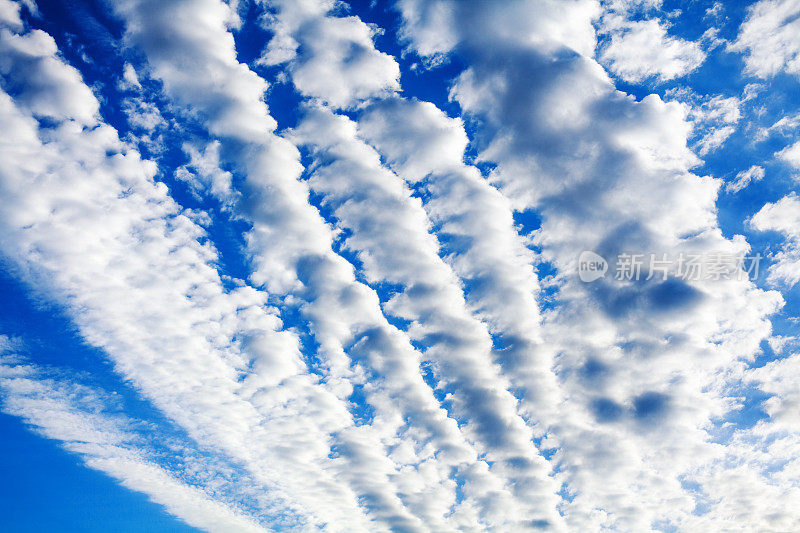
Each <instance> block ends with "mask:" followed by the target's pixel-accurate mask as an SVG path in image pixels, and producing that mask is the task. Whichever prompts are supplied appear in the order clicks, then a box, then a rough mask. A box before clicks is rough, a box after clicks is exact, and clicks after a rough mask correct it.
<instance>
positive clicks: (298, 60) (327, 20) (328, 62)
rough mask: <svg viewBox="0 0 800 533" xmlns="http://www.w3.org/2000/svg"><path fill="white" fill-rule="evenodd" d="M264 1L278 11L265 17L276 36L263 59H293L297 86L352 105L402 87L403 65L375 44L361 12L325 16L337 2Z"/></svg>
mask: <svg viewBox="0 0 800 533" xmlns="http://www.w3.org/2000/svg"><path fill="white" fill-rule="evenodd" d="M261 3H262V4H266V5H269V6H270V7H271V8H272V9H274V11H275V13H273V14H272V15H271V16H269V17H267V18H266V21H267V28H268V29H269V30H271V31H272V32H274V36H273V37H272V39H271V40H270V42H269V44H268V45H267V48H266V49H265V50H264V54H263V55H262V57H261V59H260V60H259V62H260V63H262V64H266V65H276V64H281V63H284V62H287V61H288V62H289V71H290V72H291V77H292V82H293V83H294V85H295V87H297V90H298V91H300V92H302V93H303V94H305V95H308V96H311V97H314V98H318V99H320V100H321V101H323V102H325V103H327V104H330V105H332V106H334V107H351V106H353V105H355V104H356V103H357V102H359V101H360V100H363V99H365V98H369V97H372V96H380V95H384V94H387V93H391V92H394V91H396V90H397V89H398V88H399V85H398V79H399V77H400V67H399V66H398V65H397V62H396V61H395V60H394V58H393V57H391V56H389V55H387V54H384V53H381V52H379V51H378V50H376V49H375V47H374V46H373V44H372V37H373V33H374V31H375V30H374V29H373V28H371V27H370V26H368V25H367V24H365V23H364V22H362V21H361V20H360V19H359V18H358V17H328V16H326V14H327V13H328V12H330V11H331V10H333V9H334V8H335V7H336V6H337V4H336V3H335V2H333V1H330V0H324V1H323V0H304V1H302V2H297V1H292V0H288V1H286V0H270V1H265V0H262V2H261ZM298 48H301V49H302V53H298V52H297V49H298Z"/></svg>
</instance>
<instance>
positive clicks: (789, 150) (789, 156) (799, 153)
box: [775, 141, 800, 169]
mask: <svg viewBox="0 0 800 533" xmlns="http://www.w3.org/2000/svg"><path fill="white" fill-rule="evenodd" d="M775 157H777V158H778V159H781V160H783V161H785V162H787V163H788V164H789V165H791V166H792V167H794V168H796V169H800V141H798V142H796V143H794V144H792V145H790V146H787V147H786V148H784V149H783V150H781V151H780V152H778V153H776V154H775Z"/></svg>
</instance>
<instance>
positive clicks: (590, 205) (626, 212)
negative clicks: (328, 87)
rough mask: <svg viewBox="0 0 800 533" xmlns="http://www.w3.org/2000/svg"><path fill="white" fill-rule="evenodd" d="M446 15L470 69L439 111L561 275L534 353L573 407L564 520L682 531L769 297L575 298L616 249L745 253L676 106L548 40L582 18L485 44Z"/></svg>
mask: <svg viewBox="0 0 800 533" xmlns="http://www.w3.org/2000/svg"><path fill="white" fill-rule="evenodd" d="M427 4H428V6H429V7H427V9H433V7H430V4H434V3H427ZM443 4H444V5H448V6H449V5H450V4H447V3H443ZM520 4H523V3H522V2H521V3H520ZM400 5H401V6H405V7H406V11H405V12H407V13H408V14H409V16H408V17H407V19H406V24H407V26H409V27H408V28H406V30H405V31H406V33H407V34H408V35H412V36H413V35H416V34H417V33H418V30H417V29H415V28H414V26H415V25H416V23H417V22H416V18H415V17H418V9H417V8H418V7H419V6H418V3H415V2H404V3H401V4H400ZM573 5H574V4H573ZM409 6H411V7H409ZM528 7H529V8H530V9H531V10H532V11H534V7H533V6H532V5H529V6H528ZM457 9H460V10H461V11H460V12H458V13H459V14H458V16H455V17H453V19H452V20H453V24H452V27H450V28H448V29H447V31H446V33H447V34H452V35H455V36H457V39H458V43H457V44H455V45H454V46H453V50H454V51H455V52H456V53H460V54H461V59H462V60H463V61H465V62H466V63H467V64H468V65H469V67H468V68H467V70H466V71H465V72H464V73H462V74H461V75H460V76H459V78H458V79H457V80H456V83H455V84H454V86H453V89H452V92H451V97H452V98H453V99H455V100H456V101H457V102H458V103H459V104H460V106H461V108H462V109H463V110H464V111H465V113H466V114H467V115H468V116H469V117H470V118H472V119H474V120H475V123H476V125H477V132H476V141H477V145H478V150H479V159H481V160H483V161H485V162H487V163H490V164H492V165H493V166H494V170H493V171H492V173H491V176H490V177H491V179H493V181H494V182H495V183H496V184H497V186H498V187H499V188H500V190H501V191H502V192H503V193H504V194H505V195H506V196H507V197H509V198H511V199H513V206H514V207H515V208H516V209H518V210H520V211H523V210H536V212H537V213H539V214H540V215H541V217H542V220H543V222H542V227H541V229H540V230H537V231H536V233H535V234H534V237H535V241H536V242H537V244H539V245H540V246H541V247H542V256H543V259H546V260H547V261H549V262H550V263H551V264H552V265H554V266H555V267H556V268H557V274H556V277H555V279H554V282H555V287H554V289H555V290H556V291H557V292H556V296H555V297H554V301H553V304H554V305H553V307H552V308H551V309H548V310H547V311H546V313H545V314H544V325H543V328H542V335H543V338H544V342H543V343H542V345H541V347H540V349H541V351H543V352H550V353H551V354H552V356H553V357H554V359H555V362H556V368H557V373H558V376H559V381H560V383H561V387H562V390H563V394H564V396H565V397H566V399H567V400H566V401H565V402H564V404H563V405H562V407H563V409H564V411H563V417H562V419H561V420H560V421H559V422H558V423H557V424H555V425H554V427H553V428H552V430H551V433H549V434H548V439H551V442H552V443H553V446H554V447H557V448H558V451H557V452H556V454H555V456H554V460H555V461H556V462H557V464H558V465H559V468H560V469H561V471H562V472H563V480H564V481H565V483H566V487H565V490H566V491H567V492H568V493H569V494H570V498H569V501H565V502H563V504H562V509H563V512H564V513H565V517H566V520H567V523H568V524H569V526H570V527H572V528H576V529H595V528H602V527H605V528H618V529H635V530H648V529H650V528H653V527H655V524H657V523H661V522H665V523H673V524H676V523H679V521H680V520H681V517H690V516H691V514H692V512H693V509H694V508H695V505H696V502H695V500H694V497H693V496H692V494H690V493H688V492H687V491H685V490H684V488H683V486H682V484H681V479H682V477H683V476H685V475H686V474H687V473H690V472H692V471H694V469H695V468H697V467H698V466H699V465H701V464H703V463H704V462H706V461H711V460H712V458H713V457H715V455H716V453H717V452H718V449H717V448H716V447H715V446H714V445H712V444H711V443H709V435H708V434H706V433H705V431H704V430H703V428H704V427H708V426H709V425H710V424H711V421H712V420H714V419H717V418H720V417H724V416H725V414H726V412H727V411H728V410H730V409H731V408H732V402H731V400H730V399H729V398H726V397H725V395H724V394H722V393H721V390H722V387H723V384H724V379H723V378H721V376H724V375H725V374H726V373H728V372H734V371H735V369H736V368H737V365H736V364H734V363H733V361H735V359H736V358H737V357H743V356H744V357H752V356H753V354H755V353H757V352H758V350H759V342H760V341H761V339H763V338H765V337H766V336H768V334H769V331H770V326H769V322H768V320H767V316H768V314H769V313H771V312H773V311H774V310H775V309H776V308H777V306H778V305H779V304H780V301H781V300H780V297H778V296H777V295H776V294H773V293H766V292H762V291H759V290H757V289H756V288H755V287H754V286H753V285H752V284H751V283H750V282H749V281H747V280H725V281H720V282H713V281H710V280H709V281H703V280H696V281H692V282H689V283H685V282H683V281H680V280H677V279H673V280H671V281H670V280H668V281H666V282H662V283H666V285H662V284H661V283H658V282H653V281H652V280H651V281H650V282H649V283H648V282H645V280H644V279H642V280H641V281H640V282H639V283H632V284H630V285H629V286H626V285H625V284H620V283H619V282H617V281H612V280H611V279H608V280H606V281H600V282H596V283H594V284H583V283H581V282H580V281H579V280H578V278H577V276H576V275H575V274H574V272H575V270H574V269H575V264H576V260H577V257H578V255H579V254H580V252H581V251H582V250H595V251H597V252H599V253H600V254H601V255H604V256H606V257H608V258H615V257H616V256H618V255H619V254H620V253H621V252H623V251H626V250H641V253H645V254H646V253H659V252H663V253H669V254H675V255H677V254H679V253H680V252H681V251H683V252H689V251H698V250H706V251H718V252H719V253H724V254H736V253H743V252H745V251H746V247H747V245H746V243H744V241H743V239H742V238H741V237H738V238H736V239H733V240H728V239H725V238H723V237H722V235H721V232H720V231H719V229H718V228H717V224H716V218H715V200H716V194H717V189H718V186H719V185H718V182H717V181H716V180H712V179H709V178H701V177H698V176H696V175H693V174H692V173H691V172H690V169H691V168H692V167H693V166H694V165H696V164H697V162H698V160H697V159H696V157H695V156H694V155H693V154H692V152H691V151H690V150H689V149H688V147H687V138H688V136H689V134H690V132H691V130H692V128H691V126H690V124H688V123H687V122H686V119H685V109H684V108H683V107H682V106H681V105H679V104H677V103H665V102H664V101H662V100H661V99H660V98H658V97H657V96H654V95H651V96H648V97H646V98H643V99H642V100H641V101H638V102H637V101H635V100H633V99H632V98H630V97H628V96H627V95H625V94H622V93H620V92H618V91H616V90H615V89H614V87H613V84H612V83H611V82H610V80H609V77H608V76H607V75H606V73H605V72H604V71H603V70H602V68H600V67H599V65H597V63H595V62H594V61H593V60H592V59H591V57H592V55H593V54H592V53H591V52H590V53H587V54H584V55H582V56H581V55H575V54H570V53H567V52H566V51H564V45H565V44H566V43H564V42H563V41H562V40H560V39H554V38H552V37H551V36H554V35H555V36H557V35H561V34H562V32H559V31H557V30H554V29H553V28H552V26H557V25H559V24H563V27H564V28H566V27H568V25H569V27H570V28H571V29H572V31H573V32H574V34H576V35H583V34H584V32H585V31H588V27H589V26H590V22H591V20H590V19H588V18H587V19H586V20H585V26H584V27H579V28H576V27H575V26H574V21H571V20H570V21H568V20H567V19H566V18H565V19H564V20H550V19H548V17H547V9H544V13H545V14H544V15H543V16H542V18H543V19H545V20H548V21H549V22H550V23H551V26H549V27H548V28H547V31H546V32H540V30H539V28H538V27H537V25H538V24H541V22H539V23H537V24H530V25H527V26H523V25H520V27H519V28H516V27H514V26H512V27H513V28H515V29H517V30H518V31H516V33H515V34H514V38H510V37H509V33H506V34H504V35H502V36H499V37H497V38H494V35H493V34H492V33H491V32H476V31H470V30H471V28H470V25H469V24H470V23H469V21H470V20H473V19H474V18H476V17H478V16H482V15H484V12H483V9H484V7H483V6H482V5H480V4H477V5H473V4H459V7H458V8H457ZM462 20H463V21H465V22H462ZM423 27H424V24H423ZM540 39H542V40H544V39H547V42H546V44H543V45H541V46H537V44H536V43H538V41H539V40H540ZM487 40H489V41H490V44H489V45H487V42H486V41H487ZM411 44H412V46H413V45H415V42H414V41H413V40H412V41H411ZM573 50H575V48H573ZM423 51H424V50H423V49H417V52H418V53H423ZM611 268H612V269H613V264H612V267H611ZM673 275H674V274H673ZM667 293H669V294H673V295H674V294H679V295H680V296H676V298H675V299H671V298H669V299H665V298H662V296H661V295H664V294H667ZM734 309H735V311H734ZM744 314H746V315H747V318H745V317H744ZM678 339H680V340H678ZM710 339H714V341H713V342H709V340H710ZM677 435H680V437H677ZM666 457H669V459H668V460H667V459H666ZM634 479H635V480H636V482H635V483H633V482H632V480H634ZM750 496H751V497H753V498H755V497H757V496H758V495H757V494H755V493H753V494H751V495H750ZM667 502H669V503H667ZM666 509H668V510H666Z"/></svg>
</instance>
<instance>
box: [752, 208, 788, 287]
mask: <svg viewBox="0 0 800 533" xmlns="http://www.w3.org/2000/svg"><path fill="white" fill-rule="evenodd" d="M750 225H751V226H752V227H753V229H756V230H758V231H777V232H778V233H780V234H782V235H783V237H784V238H785V239H786V242H785V244H784V246H783V248H782V249H781V250H780V251H779V252H778V253H776V254H775V255H774V256H773V257H772V260H773V261H774V264H772V265H771V266H770V268H769V277H768V278H767V280H768V281H770V282H772V283H773V284H781V283H785V284H787V285H789V286H792V285H794V284H795V283H797V282H798V281H800V198H798V197H797V195H796V194H794V193H791V194H789V195H788V196H784V197H783V198H781V199H780V200H778V201H777V202H775V203H768V204H766V205H765V206H764V207H762V208H761V210H760V211H759V212H758V213H756V214H755V215H753V217H752V218H751V219H750Z"/></svg>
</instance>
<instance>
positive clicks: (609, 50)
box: [598, 13, 705, 83]
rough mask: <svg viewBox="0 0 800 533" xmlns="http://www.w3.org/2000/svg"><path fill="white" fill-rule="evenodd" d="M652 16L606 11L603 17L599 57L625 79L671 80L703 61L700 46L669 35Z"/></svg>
mask: <svg viewBox="0 0 800 533" xmlns="http://www.w3.org/2000/svg"><path fill="white" fill-rule="evenodd" d="M667 29H668V28H667V27H666V26H665V25H664V24H663V23H662V22H660V21H659V20H656V19H650V20H626V19H625V18H624V16H621V15H618V14H615V13H614V14H609V15H606V16H605V17H603V30H604V31H605V32H607V33H608V42H607V43H605V44H603V45H602V46H601V48H600V53H599V56H598V57H599V60H600V62H601V63H602V64H603V65H605V66H606V67H608V69H609V70H610V71H611V72H613V73H614V74H615V75H617V76H619V77H620V78H622V79H623V80H625V81H629V82H633V83H641V82H643V81H646V80H649V79H657V80H661V81H664V80H671V79H674V78H677V77H680V76H685V75H686V74H688V73H690V72H691V71H693V70H695V69H696V68H697V67H699V66H700V65H701V64H702V63H703V61H705V53H704V52H703V50H702V49H701V48H700V46H699V45H698V44H697V43H695V42H692V41H686V40H684V39H680V38H677V37H673V36H670V35H669V34H668V32H667Z"/></svg>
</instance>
